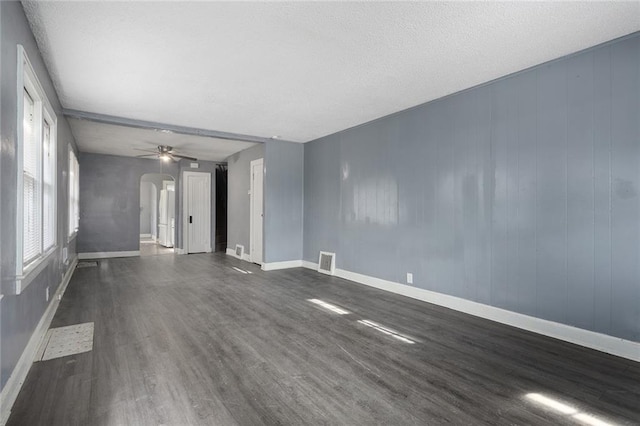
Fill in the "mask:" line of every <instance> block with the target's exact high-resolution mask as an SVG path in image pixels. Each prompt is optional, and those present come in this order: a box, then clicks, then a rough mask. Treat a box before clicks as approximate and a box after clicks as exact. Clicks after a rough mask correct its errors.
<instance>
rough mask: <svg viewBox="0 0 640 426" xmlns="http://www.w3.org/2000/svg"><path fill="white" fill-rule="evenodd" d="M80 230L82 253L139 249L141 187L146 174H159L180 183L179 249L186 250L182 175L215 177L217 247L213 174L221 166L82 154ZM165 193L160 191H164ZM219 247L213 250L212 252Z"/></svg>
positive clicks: (207, 163) (178, 192)
mask: <svg viewBox="0 0 640 426" xmlns="http://www.w3.org/2000/svg"><path fill="white" fill-rule="evenodd" d="M79 162H80V229H79V231H78V253H96V252H114V251H137V250H139V249H140V181H141V178H142V176H143V175H144V174H146V173H161V174H165V175H168V176H171V177H173V178H174V180H175V182H176V247H177V248H182V196H181V192H180V191H181V189H182V187H181V182H182V173H183V172H185V171H195V172H203V173H210V174H211V244H212V245H213V246H214V242H215V223H216V216H215V179H216V175H215V169H216V165H217V163H215V162H211V161H198V162H197V163H198V166H199V167H198V168H197V169H192V168H190V163H191V161H186V160H182V161H180V162H178V163H165V162H163V161H160V160H158V159H143V158H133V157H120V156H116V155H104V154H89V153H81V154H80V158H79ZM160 189H161V188H160ZM214 247H215V246H214Z"/></svg>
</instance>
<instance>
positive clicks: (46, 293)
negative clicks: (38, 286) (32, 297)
mask: <svg viewBox="0 0 640 426" xmlns="http://www.w3.org/2000/svg"><path fill="white" fill-rule="evenodd" d="M45 299H46V300H47V302H48V301H49V287H47V289H46V290H45Z"/></svg>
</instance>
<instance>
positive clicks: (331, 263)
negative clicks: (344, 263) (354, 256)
mask: <svg viewBox="0 0 640 426" xmlns="http://www.w3.org/2000/svg"><path fill="white" fill-rule="evenodd" d="M318 272H322V273H323V274H327V275H333V274H334V273H335V272H336V254H335V253H329V252H326V251H321V252H320V259H318Z"/></svg>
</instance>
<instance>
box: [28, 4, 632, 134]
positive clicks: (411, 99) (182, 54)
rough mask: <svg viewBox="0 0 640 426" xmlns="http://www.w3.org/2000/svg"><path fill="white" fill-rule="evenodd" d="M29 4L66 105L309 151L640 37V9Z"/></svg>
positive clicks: (601, 6)
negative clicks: (356, 129) (383, 120)
mask: <svg viewBox="0 0 640 426" xmlns="http://www.w3.org/2000/svg"><path fill="white" fill-rule="evenodd" d="M24 6H25V10H26V13H27V16H28V19H29V21H30V23H31V26H32V28H33V31H34V33H35V36H36V39H37V41H38V44H39V46H40V48H41V50H42V53H43V55H44V58H45V61H46V63H47V66H48V68H49V71H50V73H51V74H52V78H53V80H54V83H55V85H56V88H57V90H58V93H59V95H60V98H61V102H62V104H63V105H64V106H65V107H66V108H69V109H76V110H81V111H88V112H94V113H100V114H108V115H114V116H119V117H126V118H132V119H140V120H148V121H154V122H161V123H168V124H175V125H182V126H190V127H196V128H203V129H213V130H219V131H225V132H234V133H243V134H250V135H255V136H263V137H270V136H273V135H279V136H281V137H282V138H283V139H286V140H295V141H300V142H305V141H309V140H312V139H315V138H318V137H320V136H324V135H327V134H330V133H334V132H336V131H339V130H343V129H345V128H348V127H352V126H354V125H358V124H361V123H364V122H367V121H370V120H372V119H375V118H378V117H381V116H384V115H387V114H390V113H393V112H396V111H399V110H402V109H405V108H408V107H411V106H414V105H417V104H420V103H423V102H426V101H429V100H433V99H436V98H439V97H442V96H445V95H447V94H450V93H454V92H457V91H460V90H462V89H466V88H469V87H472V86H474V85H477V84H479V83H483V82H486V81H489V80H492V79H495V78H498V77H501V76H504V75H506V74H509V73H511V72H514V71H518V70H521V69H524V68H527V67H530V66H533V65H536V64H539V63H542V62H545V61H548V60H551V59H554V58H557V57H560V56H563V55H566V54H570V53H573V52H576V51H578V50H581V49H584V48H586V47H590V46H593V45H596V44H598V43H601V42H604V41H608V40H611V39H613V38H617V37H620V36H623V35H626V34H629V33H631V32H634V31H638V30H640V2H626V3H623V2H603V3H598V2H563V3H559V2H526V3H525V2H505V3H498V2H492V3H485V2H454V3H444V2H410V3H409V2H407V3H404V2H313V3H299V2H293V3H282V2H276V3H248V2H225V3H217V2H24ZM81 143H82V142H81Z"/></svg>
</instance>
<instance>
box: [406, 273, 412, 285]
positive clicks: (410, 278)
mask: <svg viewBox="0 0 640 426" xmlns="http://www.w3.org/2000/svg"><path fill="white" fill-rule="evenodd" d="M407 284H413V274H412V273H411V272H407Z"/></svg>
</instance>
